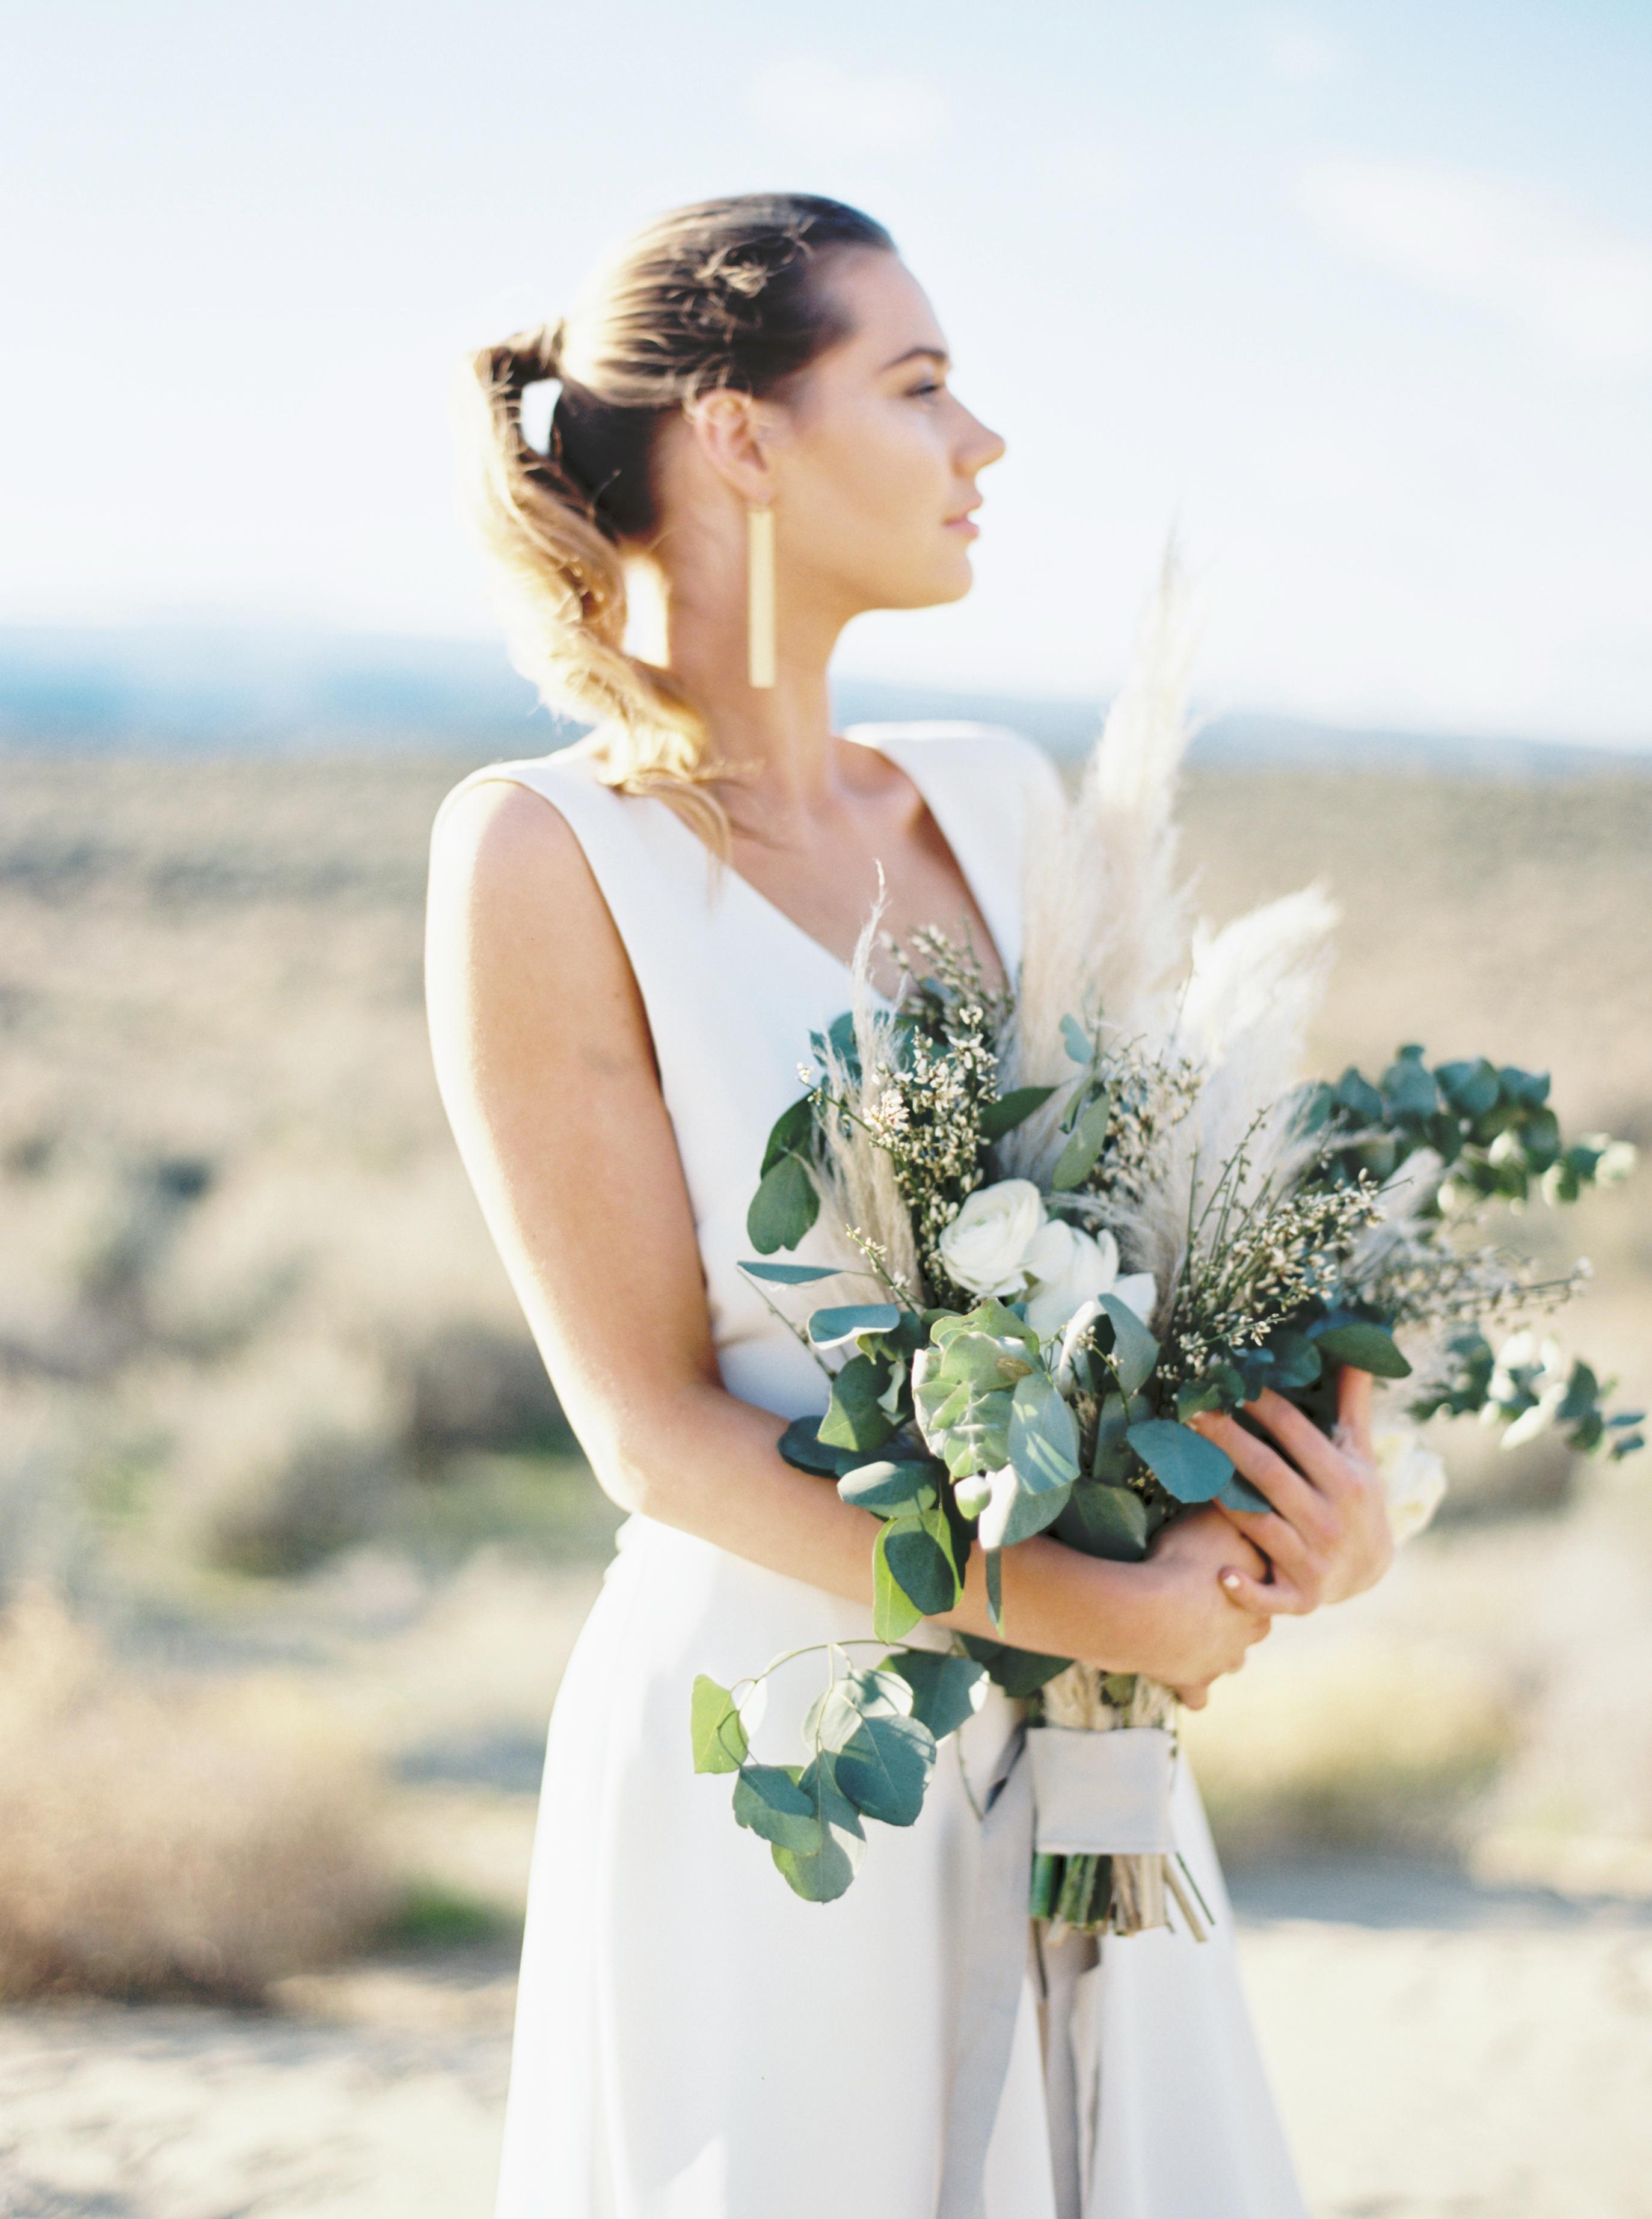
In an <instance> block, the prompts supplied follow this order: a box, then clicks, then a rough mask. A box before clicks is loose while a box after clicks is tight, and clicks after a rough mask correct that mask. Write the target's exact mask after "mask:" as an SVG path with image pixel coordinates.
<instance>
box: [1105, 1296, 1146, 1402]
mask: <svg viewBox="0 0 1652 2219" xmlns="http://www.w3.org/2000/svg"><path fill="white" fill-rule="evenodd" d="M1100 1301H1101V1305H1102V1309H1103V1311H1104V1312H1105V1313H1106V1315H1107V1321H1108V1323H1109V1326H1110V1327H1111V1328H1112V1339H1111V1342H1110V1344H1109V1345H1107V1346H1102V1344H1101V1343H1100V1342H1098V1343H1097V1346H1098V1347H1101V1352H1102V1354H1103V1355H1104V1356H1105V1357H1106V1358H1107V1362H1108V1366H1109V1370H1110V1371H1112V1373H1113V1376H1114V1377H1115V1379H1116V1380H1117V1381H1118V1383H1119V1391H1120V1393H1121V1394H1122V1395H1133V1394H1134V1393H1135V1392H1136V1390H1137V1389H1138V1388H1140V1387H1145V1386H1146V1383H1147V1382H1148V1380H1149V1379H1151V1378H1152V1376H1153V1368H1154V1366H1155V1365H1156V1364H1158V1342H1157V1341H1156V1340H1155V1339H1153V1337H1152V1333H1149V1332H1148V1330H1147V1328H1146V1326H1145V1325H1143V1323H1142V1322H1141V1320H1140V1318H1139V1317H1138V1316H1137V1315H1136V1314H1135V1312H1134V1311H1133V1309H1132V1308H1130V1305H1129V1304H1128V1302H1121V1301H1120V1300H1119V1298H1118V1296H1116V1295H1102V1296H1101V1297H1100Z"/></svg>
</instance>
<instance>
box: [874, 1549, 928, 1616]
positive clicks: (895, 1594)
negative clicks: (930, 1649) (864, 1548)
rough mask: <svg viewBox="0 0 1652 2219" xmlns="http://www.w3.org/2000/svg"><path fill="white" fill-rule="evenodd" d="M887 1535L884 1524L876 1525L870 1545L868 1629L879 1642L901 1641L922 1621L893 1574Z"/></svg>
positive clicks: (919, 1613)
mask: <svg viewBox="0 0 1652 2219" xmlns="http://www.w3.org/2000/svg"><path fill="white" fill-rule="evenodd" d="M889 1534H890V1528H889V1526H879V1530H878V1538H877V1539H876V1540H875V1541H874V1542H873V1545H872V1630H873V1632H874V1633H875V1634H876V1635H877V1637H878V1638H879V1641H901V1640H904V1638H905V1637H906V1636H907V1635H908V1634H909V1633H910V1632H911V1631H912V1628H913V1627H914V1626H915V1625H920V1624H921V1623H922V1618H923V1613H922V1610H920V1609H919V1607H918V1606H917V1604H916V1603H915V1602H914V1601H913V1600H912V1598H911V1596H910V1595H909V1594H907V1592H906V1590H905V1588H904V1587H902V1585H901V1583H900V1582H899V1581H898V1580H897V1578H896V1577H895V1574H894V1571H893V1569H892V1568H891V1564H890V1562H889V1553H888V1551H889Z"/></svg>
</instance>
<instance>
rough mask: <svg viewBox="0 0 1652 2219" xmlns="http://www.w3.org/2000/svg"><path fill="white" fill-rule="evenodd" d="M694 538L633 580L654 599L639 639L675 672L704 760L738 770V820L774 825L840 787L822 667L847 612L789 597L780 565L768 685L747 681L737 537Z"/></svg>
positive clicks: (734, 782) (642, 594)
mask: <svg viewBox="0 0 1652 2219" xmlns="http://www.w3.org/2000/svg"><path fill="white" fill-rule="evenodd" d="M696 537H697V544H696V546H695V548H694V549H693V550H692V556H690V550H684V549H678V550H674V553H675V555H676V558H677V559H675V560H674V561H673V562H672V563H670V564H669V566H667V565H666V564H664V563H658V562H656V563H650V564H649V565H648V566H647V572H648V575H645V576H644V577H640V578H637V581H636V585H637V588H638V589H640V590H639V593H638V598H639V599H652V600H654V601H655V605H656V606H655V611H654V612H653V620H652V622H651V623H649V624H648V625H645V626H643V631H645V632H646V633H647V634H649V635H651V636H650V637H647V638H646V640H643V639H639V642H638V644H639V647H641V648H642V650H643V652H644V653H645V654H646V655H647V656H648V659H649V661H651V662H652V661H659V662H662V663H663V665H664V667H665V668H667V669H668V670H669V671H670V672H671V674H672V675H673V676H674V678H678V679H680V681H682V683H683V685H684V686H685V687H686V688H687V690H688V693H689V694H690V696H691V698H692V699H693V701H694V702H695V703H696V704H697V705H698V706H699V709H700V710H701V712H702V713H703V714H704V716H705V721H706V726H707V730H708V732H709V735H710V739H711V755H712V757H713V759H714V760H715V761H717V762H718V763H727V764H728V765H729V766H730V768H731V770H732V771H734V772H735V774H736V776H735V777H733V778H731V779H730V786H729V794H728V799H729V800H730V804H731V805H732V809H733V812H734V814H735V816H736V818H738V819H739V820H740V821H741V822H742V823H745V822H748V821H750V822H751V823H752V824H753V829H754V830H759V829H761V830H766V831H768V832H771V833H772V832H773V831H775V830H779V828H780V827H781V826H783V825H784V824H786V822H787V821H788V820H791V819H792V818H794V817H798V816H805V815H808V814H810V813H812V812H814V811H817V810H819V809H821V808H822V807H823V805H825V806H829V805H830V803H831V802H832V801H833V800H834V799H835V798H836V797H837V795H838V794H839V793H840V792H841V774H840V767H839V762H838V750H837V748H836V746H835V743H834V740H833V736H832V709H831V693H830V687H829V681H828V668H829V663H830V661H831V656H832V650H833V649H834V648H835V646H836V644H837V640H838V637H839V635H840V633H841V632H842V629H843V623H844V621H845V619H844V618H843V617H842V616H841V615H837V614H835V613H829V612H826V611H824V610H823V609H819V608H811V607H810V606H807V605H806V604H805V605H804V606H798V603H799V600H800V599H801V597H800V596H798V594H792V595H791V596H790V597H788V596H787V594H786V578H785V576H784V574H783V575H782V576H781V579H780V581H779V602H780V608H779V621H778V625H777V637H776V656H775V665H776V667H775V682H774V684H773V686H772V687H755V686H753V685H752V683H751V681H750V679H749V677H748V661H747V657H748V641H747V637H746V616H745V605H746V578H745V549H744V545H743V541H742V543H741V544H736V545H730V544H728V540H727V538H726V537H725V536H724V535H721V534H719V535H717V536H716V538H713V537H712V535H710V534H704V535H697V536H696ZM708 543H709V544H708ZM685 557H688V558H689V559H685ZM788 598H790V600H791V606H787V601H788Z"/></svg>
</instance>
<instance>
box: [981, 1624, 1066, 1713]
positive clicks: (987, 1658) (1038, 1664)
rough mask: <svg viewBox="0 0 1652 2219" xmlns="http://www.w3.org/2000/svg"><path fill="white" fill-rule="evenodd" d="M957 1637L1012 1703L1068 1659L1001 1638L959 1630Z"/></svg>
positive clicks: (1060, 1669) (1043, 1683) (1050, 1677)
mask: <svg viewBox="0 0 1652 2219" xmlns="http://www.w3.org/2000/svg"><path fill="white" fill-rule="evenodd" d="M958 1638H959V1640H960V1642H961V1643H962V1644H963V1646H964V1648H965V1649H966V1650H967V1652H968V1653H969V1655H970V1656H972V1657H973V1658H974V1659H975V1660H976V1662H977V1663H979V1664H980V1665H982V1666H983V1667H984V1669H985V1672H986V1675H987V1677H988V1678H989V1679H990V1680H991V1681H992V1683H993V1685H994V1686H995V1687H997V1688H1003V1692H1004V1694H1006V1695H1008V1696H1009V1697H1010V1698H1011V1699H1012V1700H1015V1701H1016V1702H1020V1701H1022V1700H1025V1698H1026V1697H1027V1696H1028V1695H1033V1694H1037V1692H1038V1690H1039V1689H1040V1688H1042V1687H1045V1686H1046V1685H1047V1684H1048V1683H1049V1681H1052V1680H1053V1679H1054V1677H1055V1675H1056V1674H1057V1673H1058V1672H1065V1670H1066V1669H1067V1667H1068V1665H1069V1664H1070V1663H1071V1662H1072V1659H1071V1657H1070V1656H1044V1655H1042V1654H1040V1651H1039V1650H1035V1649H1013V1648H1010V1647H1009V1646H1008V1645H1007V1644H1005V1643H1003V1642H1002V1641H984V1640H983V1639H981V1638H980V1637H979V1636H978V1635H977V1634H973V1633H960V1635H959V1637H958Z"/></svg>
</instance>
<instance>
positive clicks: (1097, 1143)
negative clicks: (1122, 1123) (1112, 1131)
mask: <svg viewBox="0 0 1652 2219" xmlns="http://www.w3.org/2000/svg"><path fill="white" fill-rule="evenodd" d="M1075 1099H1084V1097H1075ZM1112 1117H1113V1103H1112V1101H1111V1098H1110V1097H1109V1094H1108V1092H1107V1090H1106V1088H1105V1087H1102V1088H1101V1089H1100V1090H1098V1091H1096V1092H1095V1093H1093V1094H1091V1095H1090V1097H1089V1098H1088V1099H1087V1100H1084V1108H1083V1109H1082V1110H1080V1112H1079V1114H1078V1117H1077V1118H1076V1119H1075V1120H1074V1122H1073V1126H1072V1130H1071V1136H1070V1137H1069V1139H1068V1141H1067V1145H1066V1147H1065V1148H1063V1149H1062V1151H1061V1153H1060V1154H1059V1156H1058V1157H1057V1158H1056V1160H1055V1169H1054V1170H1053V1172H1051V1173H1050V1185H1051V1187H1052V1188H1053V1190H1054V1191H1055V1192H1056V1193H1057V1194H1065V1193H1067V1192H1069V1191H1071V1189H1072V1188H1074V1187H1076V1186H1082V1185H1083V1184H1084V1181H1085V1179H1087V1178H1089V1177H1090V1172H1092V1171H1093V1170H1094V1169H1095V1166H1096V1159H1097V1157H1098V1156H1099V1155H1100V1154H1101V1153H1102V1149H1103V1148H1104V1147H1106V1146H1107V1128H1108V1127H1109V1124H1110V1123H1111V1122H1112Z"/></svg>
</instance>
